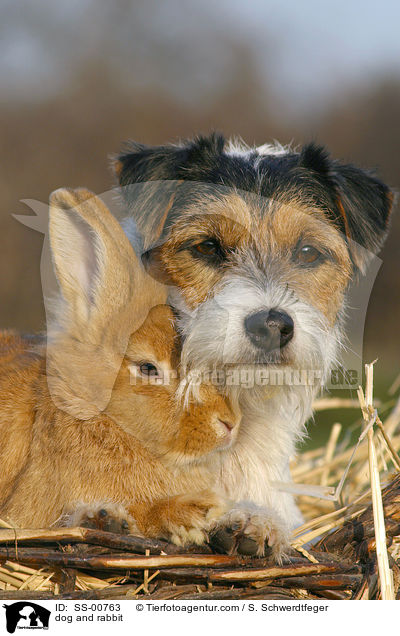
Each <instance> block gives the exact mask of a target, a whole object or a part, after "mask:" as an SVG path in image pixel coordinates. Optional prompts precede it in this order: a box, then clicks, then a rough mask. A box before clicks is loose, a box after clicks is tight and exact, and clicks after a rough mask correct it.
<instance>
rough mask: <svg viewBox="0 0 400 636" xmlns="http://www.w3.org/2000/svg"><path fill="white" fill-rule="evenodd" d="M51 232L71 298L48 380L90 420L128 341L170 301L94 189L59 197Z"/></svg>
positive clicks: (60, 315) (68, 405)
mask: <svg viewBox="0 0 400 636" xmlns="http://www.w3.org/2000/svg"><path fill="white" fill-rule="evenodd" d="M49 233H50V246H51V251H52V255H53V260H54V265H55V270H56V275H57V279H58V281H59V284H60V288H61V292H62V296H63V302H62V303H61V305H60V306H59V307H58V311H57V314H56V319H55V322H54V324H52V323H50V325H48V331H49V335H50V338H49V339H48V346H47V379H48V386H49V390H50V393H51V396H52V398H53V401H54V402H55V404H56V405H57V407H58V408H61V409H63V410H64V411H67V412H68V413H70V414H72V415H73V416H74V417H79V418H80V419H87V418H90V417H93V416H94V415H96V414H98V413H99V412H102V411H104V409H105V408H106V406H107V404H108V401H109V399H110V396H111V392H112V389H113V386H114V383H115V379H116V377H117V374H118V372H119V369H120V365H121V362H122V360H123V357H124V355H125V350H126V346H127V343H128V339H129V337H130V335H131V334H132V333H133V332H135V331H136V330H137V329H138V328H139V327H140V326H141V325H142V323H143V322H144V320H145V319H146V317H147V314H148V312H149V311H150V309H151V307H153V306H154V305H158V304H161V303H164V302H165V298H166V292H165V287H164V286H162V285H160V284H159V283H157V282H156V281H155V280H154V279H152V278H151V277H150V276H149V275H148V274H147V273H146V272H145V270H144V268H143V266H142V264H141V262H139V260H138V259H137V257H136V255H135V253H134V251H133V249H132V247H131V245H130V243H129V241H128V239H127V237H126V236H125V234H124V232H123V230H122V228H121V226H120V224H119V223H118V221H117V220H116V219H115V218H114V216H113V215H112V214H111V212H110V211H109V210H108V208H107V207H106V206H105V205H104V203H103V202H102V201H101V200H100V199H99V198H98V197H96V196H95V195H93V194H92V193H91V192H89V191H88V190H84V189H79V190H67V189H61V190H57V191H56V192H54V193H53V194H52V195H51V198H50V232H49Z"/></svg>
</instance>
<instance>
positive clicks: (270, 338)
mask: <svg viewBox="0 0 400 636" xmlns="http://www.w3.org/2000/svg"><path fill="white" fill-rule="evenodd" d="M244 326H245V329H246V333H247V335H248V337H249V338H250V340H251V342H252V343H253V344H254V345H255V346H256V347H259V348H260V349H263V351H273V350H274V349H282V348H283V347H284V346H285V345H287V343H288V342H289V341H290V340H291V339H292V338H293V332H294V323H293V320H292V319H291V317H290V316H289V315H288V314H286V313H284V312H283V311H275V310H274V309H271V310H270V311H268V310H264V311H258V312H257V313H256V314H251V315H250V316H247V318H245V321H244Z"/></svg>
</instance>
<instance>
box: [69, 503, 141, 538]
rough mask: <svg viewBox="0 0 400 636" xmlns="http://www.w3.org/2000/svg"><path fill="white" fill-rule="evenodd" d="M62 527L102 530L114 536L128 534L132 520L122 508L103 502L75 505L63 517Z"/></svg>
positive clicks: (118, 505)
mask: <svg viewBox="0 0 400 636" xmlns="http://www.w3.org/2000/svg"><path fill="white" fill-rule="evenodd" d="M63 525H65V526H70V527H71V526H80V527H81V528H92V529H94V530H104V531H106V532H114V533H116V534H129V533H130V532H131V531H132V527H131V526H132V520H131V519H130V517H129V514H128V512H127V511H126V509H125V508H124V506H122V505H121V504H117V503H111V502H104V501H100V502H96V503H90V504H85V503H80V504H77V505H76V506H75V507H74V508H73V509H72V510H71V511H70V512H68V513H67V514H66V515H65V516H64V518H63Z"/></svg>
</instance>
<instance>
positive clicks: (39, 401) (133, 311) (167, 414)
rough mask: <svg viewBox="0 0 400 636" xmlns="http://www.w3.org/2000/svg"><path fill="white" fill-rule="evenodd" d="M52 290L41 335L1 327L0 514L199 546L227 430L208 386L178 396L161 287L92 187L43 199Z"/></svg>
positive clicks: (231, 436)
mask: <svg viewBox="0 0 400 636" xmlns="http://www.w3.org/2000/svg"><path fill="white" fill-rule="evenodd" d="M50 245H51V251H52V255H53V260H54V267H55V272H56V275H57V279H58V282H59V285H60V288H61V293H62V298H61V299H60V301H59V302H58V305H57V313H56V315H57V320H56V321H55V326H53V327H51V328H50V329H49V333H48V336H47V340H46V338H40V337H33V338H29V337H22V336H19V335H17V334H15V333H13V332H4V333H2V334H1V335H0V465H1V474H0V516H2V517H3V518H6V519H8V520H10V521H11V522H12V523H14V524H16V525H19V526H23V527H43V526H48V525H50V524H54V523H64V524H69V525H75V524H77V525H79V524H85V525H91V524H94V525H97V526H99V527H104V528H105V529H111V530H120V531H131V532H136V533H138V532H140V533H142V534H143V535H145V536H150V537H165V538H167V539H170V540H172V541H174V542H176V543H178V544H179V543H180V544H185V543H188V542H197V543H201V542H202V541H204V537H205V532H206V531H207V529H208V528H209V527H210V524H211V523H213V522H214V521H215V520H216V519H218V518H220V517H221V515H222V514H223V513H225V511H226V510H227V506H228V504H227V501H226V500H225V499H224V497H223V496H220V495H219V494H218V493H216V492H215V491H214V488H213V486H214V484H215V482H216V478H215V476H216V474H217V473H218V469H219V467H220V465H221V462H222V457H223V456H224V455H225V454H226V453H229V448H230V447H231V446H232V445H233V444H234V442H235V439H236V437H237V432H238V428H239V421H240V416H239V413H238V411H237V407H236V406H234V405H232V404H230V403H228V401H227V400H226V399H225V398H223V397H222V396H221V395H220V394H219V393H218V392H217V390H216V388H215V387H213V386H211V385H206V384H204V385H202V386H201V387H200V401H198V402H193V401H192V402H191V403H190V404H189V405H186V406H184V405H183V404H182V402H181V401H179V399H178V398H177V389H178V386H179V378H178V369H179V360H180V342H179V338H178V336H177V333H176V331H175V329H174V325H173V314H172V311H171V309H170V308H169V307H168V306H167V305H165V304H164V303H165V291H164V288H163V286H161V285H160V284H159V283H156V282H155V281H154V280H153V279H152V278H150V277H149V276H148V275H147V274H146V273H145V272H144V270H143V269H142V267H141V264H140V263H139V262H138V260H137V258H136V256H135V254H134V252H133V250H132V247H131V245H130V244H129V241H128V239H127V238H126V237H125V234H124V232H123V231H122V229H121V227H120V225H119V223H118V222H117V220H116V219H115V218H114V217H113V215H112V214H111V213H110V211H109V210H108V209H107V208H106V206H105V205H104V204H103V203H102V201H101V200H100V199H98V198H97V197H95V196H94V195H93V194H92V193H91V192H89V191H87V190H84V189H79V190H75V191H73V190H66V189H62V190H58V191H56V192H55V193H53V194H52V196H51V198H50Z"/></svg>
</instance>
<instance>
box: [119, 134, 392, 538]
mask: <svg viewBox="0 0 400 636" xmlns="http://www.w3.org/2000/svg"><path fill="white" fill-rule="evenodd" d="M114 165H115V170H116V173H117V176H118V182H119V186H120V190H121V194H122V197H123V199H124V201H125V203H126V204H127V206H128V209H129V217H128V218H127V219H126V220H125V222H124V223H125V229H126V232H127V233H128V235H129V237H130V239H131V241H132V242H133V243H134V245H135V247H136V249H141V251H142V254H143V256H142V259H143V262H144V263H145V266H146V268H147V269H148V271H149V272H151V273H152V274H153V276H154V277H155V278H157V279H159V280H162V281H163V282H165V283H167V284H168V285H170V303H171V304H172V306H173V307H174V308H175V310H176V312H177V314H178V322H179V325H180V329H181V332H182V334H183V337H184V345H183V351H182V362H183V364H184V365H185V366H186V369H187V370H189V371H193V370H195V369H197V370H199V369H200V370H203V371H204V370H207V369H210V368H219V369H223V370H225V371H227V370H229V369H232V368H242V367H243V365H244V366H246V365H247V366H248V365H250V366H254V364H257V365H261V366H262V367H264V368H265V369H266V371H269V372H270V371H272V370H274V371H277V370H280V371H282V370H287V371H301V370H309V371H311V370H314V371H315V372H316V378H317V379H318V381H317V382H314V383H312V385H311V386H309V385H299V386H295V384H289V383H283V384H282V385H280V386H271V385H267V386H255V387H254V388H252V389H246V390H241V391H240V400H241V408H242V410H243V420H242V426H241V429H240V433H239V437H238V440H237V443H236V447H235V452H234V453H231V455H230V456H229V457H228V458H227V459H226V462H225V465H224V467H223V470H222V471H221V485H222V486H223V487H224V488H225V490H226V492H227V493H228V494H229V496H230V497H232V498H233V499H235V500H236V501H237V502H243V501H245V502H246V501H247V502H251V503H248V504H243V503H241V504H240V505H239V508H240V509H243V508H244V509H246V508H247V509H248V510H251V509H252V507H253V508H254V505H255V504H257V505H259V506H263V507H267V512H266V516H265V517H264V518H265V519H269V520H271V519H272V522H266V526H268V529H267V531H266V532H267V534H268V533H271V532H272V530H271V528H274V527H292V526H294V525H296V524H298V523H299V522H300V520H301V517H300V514H299V512H298V510H297V507H296V505H295V503H294V500H293V498H292V496H291V495H289V494H287V493H283V492H280V491H279V489H278V486H277V482H287V481H289V480H290V476H289V459H290V457H291V456H292V455H293V453H294V452H295V445H296V442H297V441H298V440H299V439H300V438H301V437H302V436H303V435H304V424H305V421H306V420H307V419H308V418H309V416H310V415H311V409H312V400H313V398H314V396H315V394H316V392H317V391H318V390H319V389H320V387H321V386H322V385H323V384H324V382H325V380H326V377H327V373H328V371H329V370H330V368H331V367H332V365H333V363H334V362H335V361H336V358H337V356H338V352H339V349H340V343H341V340H342V315H343V307H344V304H345V294H346V289H347V287H348V284H349V282H350V280H351V279H352V277H354V276H355V275H356V273H357V271H363V270H364V269H365V267H366V266H367V263H368V258H369V256H370V254H371V253H376V252H377V251H378V250H379V249H380V247H381V245H382V243H383V241H384V238H385V235H386V232H387V228H388V220H389V213H390V209H391V204H392V196H391V193H390V191H389V189H388V188H387V187H386V185H384V184H383V183H382V182H381V181H379V180H378V179H377V178H376V177H375V176H373V175H372V174H370V173H368V172H365V171H363V170H361V169H359V168H356V167H354V166H352V165H347V164H342V163H340V162H337V161H334V160H332V159H331V158H330V157H329V155H328V153H327V152H326V151H325V150H324V149H323V148H321V147H319V146H316V145H315V144H309V145H306V146H304V147H303V148H302V149H301V150H300V151H299V152H297V151H293V150H291V149H289V148H284V147H282V146H278V145H274V146H269V145H265V146H261V147H259V148H249V147H247V146H245V145H243V144H236V143H235V142H230V143H227V142H226V141H225V139H224V138H223V137H222V136H220V135H211V136H210V137H199V138H196V139H195V140H193V141H188V142H183V143H181V144H179V145H170V146H159V147H147V146H143V145H141V144H136V143H131V144H128V145H127V147H126V148H125V150H124V152H123V153H121V154H120V155H119V156H118V158H117V159H116V160H115V164H114ZM260 310H265V311H271V310H278V311H279V312H284V313H285V315H288V316H290V318H291V319H292V321H293V325H294V332H293V337H292V339H291V340H290V342H289V343H288V344H286V346H284V347H282V348H280V346H279V344H278V346H276V347H274V348H273V349H272V351H271V350H270V349H269V350H267V351H263V349H262V347H259V346H257V344H254V341H252V340H251V339H250V338H249V337H248V333H246V328H245V320H246V318H247V317H249V316H252V315H253V314H255V313H257V312H259V311H260ZM226 390H227V391H228V392H229V391H237V387H230V386H228V384H227V385H226ZM239 508H238V509H239ZM230 514H232V513H230Z"/></svg>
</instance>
